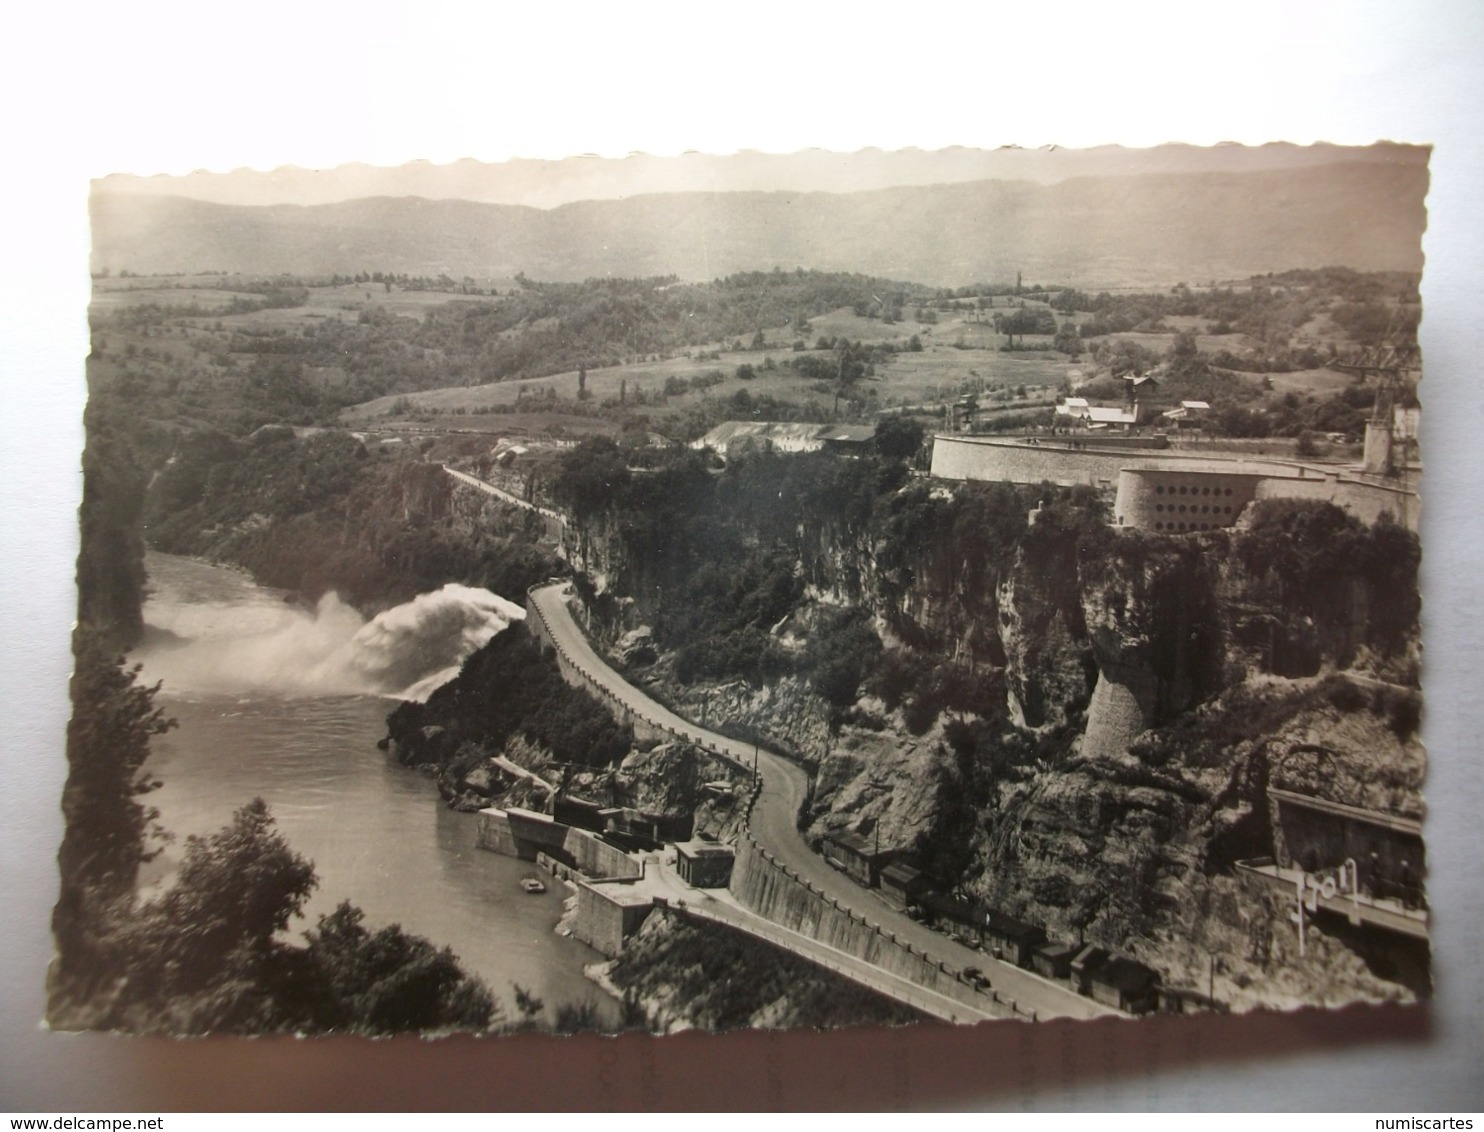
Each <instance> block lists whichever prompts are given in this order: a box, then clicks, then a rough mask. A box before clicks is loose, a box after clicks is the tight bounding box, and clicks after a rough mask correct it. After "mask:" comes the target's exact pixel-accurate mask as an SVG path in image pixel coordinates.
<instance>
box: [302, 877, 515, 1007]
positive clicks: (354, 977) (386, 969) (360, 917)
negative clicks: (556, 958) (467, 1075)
mask: <svg viewBox="0 0 1484 1132" xmlns="http://www.w3.org/2000/svg"><path fill="white" fill-rule="evenodd" d="M364 920H365V915H364V914H363V913H362V912H361V910H360V909H359V908H357V907H355V906H354V905H352V904H350V903H349V902H342V903H341V904H340V906H339V907H338V908H336V909H335V911H334V912H333V913H331V914H330V915H328V916H321V917H320V920H319V925H318V927H317V928H316V929H315V930H314V931H311V932H307V933H305V938H306V939H307V940H308V941H309V948H308V952H307V958H308V961H309V964H310V967H311V969H312V970H313V972H314V973H315V975H316V976H317V977H318V980H319V982H320V984H321V985H322V987H323V988H324V989H325V990H326V991H327V992H328V994H326V995H322V996H321V1002H320V1005H319V1010H320V1012H321V1014H320V1017H319V1018H318V1022H319V1028H322V1029H349V1030H354V1031H356V1032H358V1033H364V1034H397V1033H406V1032H409V1031H415V1032H419V1033H428V1032H433V1031H439V1030H455V1029H456V1030H483V1029H487V1028H488V1027H489V1024H490V1020H491V1018H492V1017H493V1016H494V1014H495V1000H494V998H493V996H492V995H491V994H490V992H489V989H488V988H487V987H486V986H485V985H484V983H483V982H482V981H481V980H479V979H477V978H474V977H473V976H470V975H467V974H465V973H464V971H463V970H462V969H461V968H460V967H459V961H458V958H457V957H456V956H455V955H454V954H453V952H452V951H450V950H449V949H448V948H446V947H445V948H442V949H439V948H436V947H434V946H433V944H431V943H429V942H428V941H427V940H426V939H423V938H421V937H420V936H414V935H409V934H408V933H407V932H405V931H403V930H402V928H401V926H400V925H397V924H393V925H391V926H390V927H386V928H382V929H381V930H380V931H378V932H374V933H373V932H370V931H368V930H367V929H366V927H365V925H364V922H363V921H364ZM516 997H517V1001H518V1002H519V1004H520V1009H521V1015H522V1017H523V1018H527V1019H529V1018H531V1017H534V1015H535V1014H539V1013H540V1011H541V1007H542V1004H541V1000H540V999H531V998H530V996H529V995H528V994H527V992H524V991H523V990H522V989H521V988H519V987H517V988H516ZM528 1012H529V1013H528Z"/></svg>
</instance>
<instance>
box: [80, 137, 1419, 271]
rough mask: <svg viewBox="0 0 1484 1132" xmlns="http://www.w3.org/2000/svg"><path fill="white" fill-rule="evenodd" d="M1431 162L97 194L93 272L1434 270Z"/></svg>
mask: <svg viewBox="0 0 1484 1132" xmlns="http://www.w3.org/2000/svg"><path fill="white" fill-rule="evenodd" d="M1426 193H1427V170H1426V168H1425V167H1422V166H1420V165H1418V164H1416V163H1400V162H1399V163H1396V164H1385V163H1376V162H1366V163H1359V162H1357V163H1340V164H1333V165H1322V166H1314V167H1307V168H1293V169H1267V170H1257V171H1252V172H1218V173H1159V174H1136V175H1129V176H1109V177H1081V178H1073V179H1070V180H1066V181H1062V182H1060V183H1057V184H1051V185H1041V184H1035V183H1032V182H1029V181H975V182H967V183H961V184H953V185H938V186H928V187H913V188H897V189H880V190H873V191H868V192H857V193H794V192H708V193H671V194H652V195H643V196H634V197H629V198H627V199H621V200H593V201H579V202H576V203H572V204H565V205H561V206H560V207H557V208H553V209H549V210H543V209H536V208H530V207H525V206H519V205H501V204H478V203H472V202H469V201H457V200H426V199H422V198H417V197H401V198H392V197H373V198H367V199H362V200H351V201H345V202H342V203H337V204H322V205H311V206H300V205H266V206H261V207H249V206H241V205H225V204H214V203H208V202H204V201H197V200H189V199H185V198H182V197H147V196H133V195H128V194H124V193H113V194H109V193H100V194H96V195H95V196H94V198H93V201H92V214H93V233H94V246H93V269H94V270H95V271H96V270H102V269H105V268H106V269H108V270H110V271H112V272H114V273H117V272H119V271H120V270H125V269H127V270H130V271H133V272H136V273H138V274H162V273H173V272H197V271H240V272H243V273H252V274H257V273H278V272H289V273H294V274H330V273H333V272H340V273H352V272H359V271H384V272H396V273H402V272H406V273H408V274H412V275H437V274H439V273H447V274H449V275H451V276H454V277H455V278H458V277H461V276H464V275H472V276H475V277H476V278H501V277H505V278H508V277H510V276H513V275H515V274H516V273H518V272H524V273H525V274H526V275H528V276H530V277H531V278H533V279H547V280H580V279H585V278H590V277H594V276H604V275H616V276H655V275H678V276H680V277H681V278H682V279H689V280H705V279H711V278H714V277H719V276H724V275H728V274H731V273H734V272H738V271H750V270H770V269H772V268H774V267H782V268H785V269H790V270H791V269H793V268H794V267H809V268H818V269H820V270H831V271H858V272H862V273H866V274H870V275H877V276H882V277H886V278H891V279H899V280H903V281H912V282H919V283H929V284H934V285H939V286H957V285H963V284H967V283H972V282H976V281H991V282H998V281H1006V280H1013V279H1014V278H1015V275H1016V273H1017V272H1021V273H1023V274H1024V276H1025V280H1026V282H1032V281H1034V282H1038V283H1040V282H1058V283H1069V284H1073V285H1077V286H1081V287H1088V286H1094V287H1106V286H1115V285H1118V284H1153V283H1160V282H1173V281H1179V280H1184V281H1187V282H1190V283H1193V284H1194V283H1198V282H1204V281H1206V280H1208V279H1213V278H1215V279H1226V278H1240V277H1245V276H1247V275H1251V274H1256V273H1262V272H1268V271H1283V270H1287V269H1289V268H1303V267H1323V266H1328V265H1342V266H1346V267H1353V268H1356V269H1358V270H1368V271H1370V270H1387V269H1389V270H1403V271H1420V270H1421V268H1422V249H1421V238H1422V232H1423V229H1424V227H1425V225H1426V209H1425V205H1424V201H1425V197H1426Z"/></svg>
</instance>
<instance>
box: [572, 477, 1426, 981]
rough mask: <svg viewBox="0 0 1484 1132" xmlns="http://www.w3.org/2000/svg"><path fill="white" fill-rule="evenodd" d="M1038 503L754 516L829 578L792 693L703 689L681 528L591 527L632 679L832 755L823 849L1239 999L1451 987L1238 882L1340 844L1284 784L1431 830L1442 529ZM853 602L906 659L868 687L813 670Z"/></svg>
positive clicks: (767, 537)
mask: <svg viewBox="0 0 1484 1132" xmlns="http://www.w3.org/2000/svg"><path fill="white" fill-rule="evenodd" d="M765 470H766V469H765ZM770 474H771V473H770ZM831 474H835V473H831ZM841 482H843V483H845V484H846V486H847V487H850V489H851V490H855V487H851V485H850V484H849V482H848V477H844V476H843V474H841V475H839V476H837V481H831V483H833V484H835V487H832V488H831V490H835V489H836V487H838V486H839V483H841ZM856 486H859V485H856ZM777 494H778V496H779V497H780V498H782V497H783V495H784V494H785V493H784V492H782V491H780V492H778V493H777ZM1037 494H1038V493H1037V491H1034V490H1031V489H1011V488H1007V487H1004V486H1002V485H990V486H988V487H986V486H984V485H966V486H960V487H955V488H948V487H945V486H943V485H932V484H925V483H921V482H907V483H902V484H900V485H899V486H891V485H890V484H889V485H888V486H887V487H886V488H885V489H881V490H879V492H878V494H877V495H876V496H875V497H874V499H872V500H871V501H870V506H869V508H864V509H863V508H862V507H861V506H857V505H856V504H855V503H852V502H851V501H850V499H849V498H845V499H844V500H843V501H842V502H839V503H838V504H831V505H829V506H822V507H816V508H814V509H807V508H806V509H802V510H799V511H795V512H791V513H790V514H789V516H788V517H787V521H786V522H785V521H784V520H783V519H781V518H780V517H778V516H773V517H772V518H767V517H766V516H765V517H764V518H757V517H756V515H753V513H752V512H747V514H748V515H751V516H752V517H751V518H749V520H748V521H755V522H756V524H757V525H756V529H755V530H754V531H752V533H751V534H750V535H747V537H742V538H740V539H738V540H737V541H736V542H735V545H736V546H738V547H741V548H743V549H744V550H745V548H746V547H747V546H749V545H754V546H757V545H761V546H770V545H771V546H773V547H774V548H775V549H776V548H777V547H779V546H782V545H787V546H789V547H791V548H792V550H793V551H794V553H795V554H796V556H797V567H796V570H795V576H794V578H793V579H792V580H793V581H794V582H798V583H800V585H799V587H798V595H799V596H798V597H797V599H796V600H793V604H792V605H791V606H790V607H789V608H788V609H787V610H786V611H785V613H784V614H783V616H782V617H781V619H779V618H778V615H777V614H776V613H775V614H774V615H773V616H772V617H770V618H769V619H768V620H767V622H766V623H765V625H764V626H762V629H763V633H762V636H763V637H764V639H765V640H766V641H767V642H768V643H769V645H770V647H772V648H774V649H775V650H776V653H775V655H777V656H781V657H783V658H785V660H786V664H785V668H787V666H788V665H790V664H791V665H793V666H794V669H793V671H792V673H789V672H788V671H785V673H784V674H783V675H781V676H779V675H769V676H767V677H766V678H763V679H757V678H749V679H735V680H716V679H709V678H706V677H704V676H702V677H699V678H697V677H695V676H693V675H688V676H687V677H686V678H685V679H683V680H682V679H681V678H680V677H679V676H678V675H677V673H678V671H679V670H678V666H676V665H675V663H674V655H675V654H674V653H672V652H671V651H669V650H670V649H674V648H676V643H675V642H674V641H673V640H672V641H667V640H665V637H664V625H665V620H664V618H665V616H666V614H667V610H666V608H665V606H664V602H663V601H662V600H661V597H660V590H661V588H662V587H661V584H660V580H661V579H662V578H664V577H666V576H665V575H664V574H663V571H662V570H661V568H660V567H661V564H662V563H661V559H660V558H659V557H656V556H657V555H661V554H665V553H670V551H669V550H661V549H657V548H659V547H661V546H663V545H664V544H663V543H661V542H655V541H654V540H653V539H651V540H650V542H639V541H635V540H633V539H631V538H629V537H628V536H627V535H625V533H624V532H625V526H624V520H623V518H622V517H621V516H619V515H617V514H614V513H611V512H610V513H605V514H603V515H601V516H598V517H595V518H594V519H593V520H592V521H591V522H589V523H587V524H586V525H585V526H582V525H580V526H582V529H580V530H578V531H576V532H575V533H574V534H573V536H572V537H573V538H574V539H576V540H577V542H578V543H580V545H581V547H582V560H583V561H584V562H586V563H587V564H588V565H589V567H590V568H591V569H592V570H594V571H596V575H595V576H593V577H589V579H588V582H589V585H588V586H587V588H586V591H585V596H586V597H587V599H588V600H589V603H590V604H589V609H590V611H591V613H592V615H593V620H594V624H595V627H596V631H597V633H598V635H599V636H600V637H601V638H603V639H605V640H606V641H607V642H608V643H609V644H610V645H612V646H616V647H617V651H618V653H619V659H620V660H621V662H623V663H625V664H627V665H628V675H629V678H630V679H632V680H634V681H635V682H637V683H640V684H648V685H649V686H650V687H651V688H652V689H653V690H654V691H655V692H656V693H657V694H658V695H659V696H660V698H662V699H667V700H669V701H670V702H671V703H672V704H673V705H674V706H675V707H676V708H677V709H678V710H679V711H681V712H682V713H683V714H686V715H688V716H690V717H691V718H694V719H697V720H703V721H705V722H707V723H708V724H710V725H711V726H713V727H717V728H718V729H722V730H730V731H731V732H732V733H734V734H742V735H761V736H765V737H766V738H767V741H768V742H769V743H770V744H771V745H773V746H774V747H776V748H778V749H781V750H782V751H784V752H785V753H788V754H790V755H792V756H793V757H795V758H797V759H798V760H799V761H800V762H801V763H803V764H804V765H806V766H808V767H810V768H811V769H812V770H814V771H815V777H814V783H813V792H812V796H811V797H810V799H809V801H808V804H807V806H806V810H805V813H804V814H803V815H801V821H802V824H803V825H804V827H805V832H806V835H807V836H810V837H813V838H818V837H821V836H823V835H824V834H826V833H830V832H837V831H850V832H854V833H857V834H860V835H863V836H866V837H868V838H870V839H872V840H873V841H876V842H877V843H879V844H880V845H881V847H882V848H883V849H887V850H891V851H894V852H897V853H899V854H900V855H902V856H904V857H906V858H907V859H909V860H911V861H912V862H914V863H915V864H916V865H917V866H918V867H919V868H921V869H923V870H924V871H925V872H926V873H927V874H928V875H929V876H930V877H931V878H932V880H933V881H934V883H935V884H936V886H937V887H938V888H939V889H940V891H945V892H948V891H953V892H956V893H958V894H961V895H963V896H966V897H970V898H975V899H978V900H980V901H982V902H983V903H985V904H988V905H990V906H992V907H996V908H999V909H1001V910H1003V911H1005V912H1007V913H1010V914H1011V915H1015V916H1018V917H1020V918H1023V919H1025V920H1028V921H1030V922H1031V923H1033V924H1036V925H1039V926H1042V927H1044V928H1045V929H1046V930H1047V932H1048V933H1049V934H1050V935H1051V936H1052V937H1053V938H1056V939H1059V940H1062V941H1065V942H1075V941H1086V942H1094V943H1098V944H1100V945H1102V946H1105V947H1108V948H1111V949H1115V950H1118V951H1121V952H1124V953H1127V954H1131V955H1133V956H1135V957H1136V958H1139V959H1141V960H1143V961H1144V962H1147V963H1149V964H1150V965H1151V966H1153V967H1155V968H1156V970H1158V971H1160V972H1161V973H1162V975H1163V976H1164V978H1165V981H1166V983H1167V985H1174V986H1186V987H1190V988H1201V989H1205V988H1210V989H1212V990H1214V992H1215V994H1216V997H1217V998H1218V999H1222V1000H1223V1001H1226V1002H1229V1003H1231V1004H1233V1005H1234V1006H1238V1007H1251V1006H1257V1005H1277V1006H1288V1005H1294V1004H1297V1003H1300V1002H1319V1001H1350V1000H1356V999H1366V1000H1374V1001H1380V1000H1394V1001H1406V1000H1410V999H1414V998H1416V997H1420V996H1425V995H1426V994H1427V993H1428V990H1429V986H1430V983H1429V978H1428V975H1427V956H1426V948H1425V946H1423V947H1421V948H1420V949H1413V951H1408V948H1407V946H1404V945H1399V946H1395V947H1389V948H1387V947H1383V948H1381V949H1380V950H1379V951H1378V950H1377V948H1376V947H1375V946H1373V945H1372V944H1370V943H1368V942H1366V941H1365V940H1362V939H1357V938H1349V937H1346V936H1345V934H1344V933H1343V932H1337V933H1334V934H1332V935H1327V936H1326V938H1325V942H1323V943H1315V944H1314V945H1313V946H1312V947H1311V948H1310V949H1309V952H1308V954H1307V955H1306V956H1305V957H1303V958H1302V959H1301V958H1299V957H1297V955H1296V953H1295V951H1294V946H1293V940H1292V939H1290V938H1289V937H1290V936H1291V935H1292V928H1291V925H1289V923H1288V921H1287V919H1286V912H1285V911H1284V910H1283V909H1282V908H1279V907H1278V906H1277V904H1275V903H1274V900H1275V899H1276V898H1275V897H1273V896H1272V894H1270V893H1268V892H1267V891H1265V890H1263V889H1262V888H1261V887H1260V886H1258V887H1253V886H1252V884H1250V883H1249V881H1248V880H1246V879H1244V877H1243V875H1241V874H1239V873H1238V872H1237V870H1236V869H1235V868H1234V865H1235V862H1237V861H1239V860H1244V859H1250V858H1258V857H1271V856H1278V857H1280V858H1281V857H1282V856H1283V854H1284V853H1285V852H1288V851H1289V849H1288V848H1287V846H1289V844H1290V842H1291V843H1293V844H1294V845H1298V844H1299V843H1301V842H1302V843H1303V844H1304V845H1306V846H1307V845H1310V844H1311V843H1312V842H1313V841H1314V838H1308V839H1307V840H1305V837H1306V835H1305V834H1304V833H1303V831H1302V830H1301V829H1297V828H1295V829H1289V828H1287V826H1286V825H1285V823H1287V825H1288V826H1291V825H1292V824H1293V821H1294V820H1295V819H1293V818H1292V816H1291V815H1285V816H1284V817H1283V818H1282V820H1281V821H1280V817H1279V814H1278V812H1277V810H1276V809H1275V804H1274V802H1273V800H1272V797H1271V796H1270V794H1269V790H1270V788H1271V787H1272V786H1273V785H1275V784H1278V783H1288V784H1289V785H1287V786H1283V787H1282V788H1283V789H1286V790H1291V791H1295V792H1299V793H1307V794H1310V795H1313V796H1315V797H1320V798H1324V799H1327V800H1328V801H1331V802H1334V803H1336V804H1339V805H1343V806H1352V807H1359V808H1362V809H1375V810H1379V811H1381V812H1384V813H1388V814H1400V815H1417V816H1420V814H1421V812H1422V803H1421V798H1420V793H1419V785H1420V778H1421V767H1422V754H1421V750H1420V748H1419V747H1418V745H1417V743H1416V740H1415V737H1414V733H1415V730H1416V723H1417V711H1418V703H1417V693H1416V691H1415V688H1412V687H1409V686H1408V685H1409V684H1411V683H1414V682H1415V674H1416V647H1417V646H1416V639H1417V628H1416V605H1415V601H1408V600H1402V599H1400V598H1397V599H1394V600H1393V599H1392V598H1388V595H1402V597H1405V596H1406V595H1408V594H1415V589H1416V575H1415V566H1416V544H1415V539H1412V538H1411V536H1409V535H1407V534H1406V533H1405V532H1402V531H1400V530H1399V529H1395V528H1391V527H1386V526H1385V525H1384V524H1378V525H1377V526H1376V527H1374V528H1365V527H1363V526H1361V525H1360V524H1358V523H1356V522H1355V521H1353V520H1350V519H1348V518H1347V517H1345V516H1344V515H1343V514H1340V513H1338V512H1336V511H1335V510H1334V509H1333V508H1329V509H1328V510H1326V509H1325V508H1324V507H1322V506H1319V507H1314V506H1308V505H1305V506H1300V507H1294V506H1289V505H1285V507H1284V508H1276V509H1275V508H1269V509H1268V510H1267V511H1264V510H1263V508H1261V507H1259V508H1257V510H1256V512H1255V513H1254V517H1253V518H1252V519H1250V520H1249V525H1248V526H1247V527H1246V528H1244V529H1241V530H1234V531H1217V532H1210V533H1206V534H1201V535H1194V536H1181V537H1174V536H1161V535H1154V534H1144V533H1139V532H1128V531H1120V532H1117V533H1114V532H1113V531H1111V530H1109V529H1108V528H1107V527H1106V525H1105V523H1104V522H1103V521H1102V519H1101V517H1100V516H1099V513H1098V512H1097V510H1096V507H1095V501H1092V500H1090V497H1088V496H1087V495H1086V493H1078V492H1071V493H1062V492H1056V491H1052V490H1050V489H1047V490H1046V491H1045V493H1044V496H1045V497H1044V498H1040V499H1039V500H1038V499H1037ZM768 498H770V497H768ZM830 498H834V497H833V496H831V497H830ZM765 502H766V499H765ZM857 502H858V500H857ZM1036 502H1039V503H1040V506H1038V507H1037V508H1036V517H1035V520H1034V521H1031V520H1029V519H1028V515H1029V512H1030V509H1031V504H1032V503H1036ZM750 505H751V506H753V507H754V508H755V509H756V508H757V507H760V506H761V504H757V503H756V501H753V502H752V504H750ZM744 510H745V509H744ZM744 526H745V524H744ZM651 533H652V532H651ZM732 533H733V535H734V536H735V532H732ZM745 533H746V532H745V531H744V534H745ZM646 537H648V536H646ZM749 538H750V539H751V542H750V543H749V541H748V539H749ZM775 561H776V559H775ZM677 577H678V576H675V575H671V576H668V580H667V581H665V583H664V584H667V585H670V586H671V587H672V588H673V587H674V586H675V585H677V584H678V583H677ZM787 580H788V579H787V578H785V579H784V581H787ZM712 592H718V591H715V590H714V591H712ZM851 609H854V610H861V611H864V614H865V617H864V619H862V620H858V622H857V624H859V623H864V624H866V625H869V626H870V628H871V630H872V631H873V634H874V637H873V644H875V645H884V652H881V651H880V650H879V649H878V653H877V654H873V655H876V656H879V658H880V659H879V661H878V660H872V662H871V664H872V665H874V668H873V669H872V672H873V674H872V675H870V676H869V678H863V680H862V682H861V683H860V685H859V688H858V690H857V691H856V692H855V693H854V699H853V702H845V700H844V699H842V698H841V697H839V696H838V695H836V696H833V697H832V698H826V694H825V693H824V692H823V691H821V690H820V687H821V685H820V684H819V683H817V678H816V674H817V672H818V669H814V670H811V669H810V668H809V667H808V665H809V663H810V662H811V655H812V654H811V649H813V648H814V647H815V644H816V642H817V641H818V640H819V639H820V637H821V636H822V635H825V634H826V633H827V632H828V631H830V630H829V626H831V625H838V624H840V623H841V621H840V618H839V617H834V616H833V614H838V613H840V611H842V610H851ZM832 611H833V614H832ZM650 626H654V627H655V628H654V630H653V631H647V630H649V627H650ZM753 631H754V632H756V629H754V630H753ZM876 638H879V640H876ZM841 639H842V640H843V639H845V638H844V637H842V638H841ZM852 639H853V638H852ZM651 649H652V650H653V653H654V657H655V659H653V660H652V661H651V659H650V650H651ZM1326 673H1330V674H1331V675H1328V676H1326ZM831 687H832V688H834V689H835V690H838V685H831ZM650 754H651V755H653V756H654V761H652V762H650V761H644V760H636V761H635V762H634V763H633V764H632V765H630V764H629V763H628V762H627V761H626V762H625V765H624V766H623V767H621V768H620V769H619V771H618V772H617V776H616V777H617V778H624V777H625V776H628V779H629V781H630V784H629V785H627V786H625V787H624V789H626V790H631V791H638V792H641V793H642V791H644V790H649V789H654V790H657V791H659V792H660V793H663V790H662V788H661V787H657V786H656V787H641V786H640V780H641V779H643V780H649V779H652V778H654V777H656V776H666V775H675V774H676V773H677V772H676V771H675V769H674V768H672V767H670V766H669V764H668V763H666V762H665V759H667V758H669V757H671V756H670V755H669V754H668V753H667V752H661V751H656V752H651V753H650ZM635 796H639V795H638V793H636V794H635ZM721 828H725V824H724V820H723V821H722V822H721ZM1414 856H1415V858H1416V859H1409V861H1408V867H1409V868H1411V869H1412V870H1413V871H1414V872H1415V871H1417V870H1419V869H1420V868H1421V855H1420V853H1418V854H1415V855H1414ZM1316 930H1319V929H1316ZM1320 934H1323V932H1321V933H1320Z"/></svg>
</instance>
